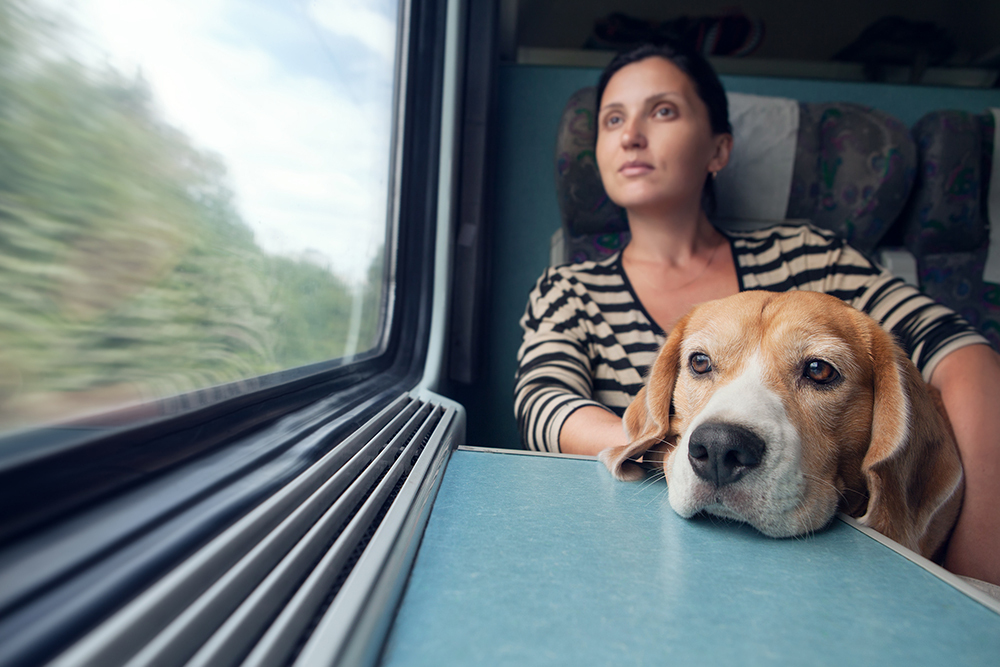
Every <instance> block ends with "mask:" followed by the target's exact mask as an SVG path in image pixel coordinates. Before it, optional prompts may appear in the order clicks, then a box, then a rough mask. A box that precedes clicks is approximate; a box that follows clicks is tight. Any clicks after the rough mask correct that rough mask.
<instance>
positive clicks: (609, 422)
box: [559, 406, 628, 456]
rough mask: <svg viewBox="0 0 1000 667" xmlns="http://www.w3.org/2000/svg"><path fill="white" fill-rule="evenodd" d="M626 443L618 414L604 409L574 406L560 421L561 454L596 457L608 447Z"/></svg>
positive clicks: (626, 439)
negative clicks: (561, 423)
mask: <svg viewBox="0 0 1000 667" xmlns="http://www.w3.org/2000/svg"><path fill="white" fill-rule="evenodd" d="M625 444H628V438H626V437H625V429H624V427H623V426H622V420H621V417H619V416H618V415H616V414H614V413H613V412H609V411H607V410H605V409H604V408H598V407H594V406H587V407H583V408H580V409H578V410H577V411H576V412H574V413H573V414H571V415H570V416H569V418H568V419H566V421H565V422H563V427H562V431H560V432H559V450H560V451H562V452H563V453H564V454H583V455H585V456H597V455H598V454H599V453H600V452H601V450H604V449H607V448H608V447H615V446H618V445H625Z"/></svg>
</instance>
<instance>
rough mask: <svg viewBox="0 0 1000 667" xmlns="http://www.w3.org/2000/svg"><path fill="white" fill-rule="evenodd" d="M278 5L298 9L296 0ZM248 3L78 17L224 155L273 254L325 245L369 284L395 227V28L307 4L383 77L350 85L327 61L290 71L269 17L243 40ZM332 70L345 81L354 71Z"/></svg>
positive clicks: (156, 3) (334, 1) (101, 10)
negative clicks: (391, 169) (390, 210)
mask: <svg viewBox="0 0 1000 667" xmlns="http://www.w3.org/2000/svg"><path fill="white" fill-rule="evenodd" d="M274 7H275V10H276V11H277V10H281V11H283V12H296V11H299V10H298V9H297V8H296V7H295V6H294V5H292V4H290V3H288V2H287V0H285V1H281V2H276V3H275V5H274ZM244 8H245V6H244V7H241V4H240V3H239V2H238V0H143V1H142V2H136V1H135V0H81V2H80V4H79V9H80V12H79V17H80V19H81V21H82V22H83V23H84V27H85V29H87V30H89V31H91V32H93V33H94V34H95V35H96V36H97V38H98V40H99V41H100V45H101V48H103V49H104V50H106V51H107V52H108V53H109V54H110V55H111V62H112V63H113V64H114V65H115V66H116V67H118V68H119V69H121V70H122V71H124V72H132V71H135V68H140V69H141V71H142V73H143V76H144V77H145V78H146V80H147V81H148V82H149V85H150V87H151V89H152V91H153V95H154V99H155V100H156V102H157V105H158V106H159V107H160V108H161V109H162V110H163V113H164V115H165V117H166V120H167V121H168V122H170V123H171V124H173V125H175V126H176V127H178V128H179V129H181V130H182V131H183V132H185V133H186V134H187V135H188V136H189V137H191V139H192V140H193V142H194V143H195V145H196V146H198V147H199V148H204V149H209V150H211V151H213V152H215V153H217V154H219V155H221V156H222V158H223V160H224V162H225V163H226V165H227V166H228V168H229V173H230V178H231V183H232V186H233V189H234V191H235V194H236V202H237V207H238V209H239V211H240V213H241V215H242V217H243V219H244V220H245V221H246V222H247V224H249V225H250V226H251V227H252V228H253V229H254V231H255V234H256V237H257V239H258V243H259V244H260V245H261V246H262V247H263V248H264V249H265V250H267V251H269V252H280V253H286V254H289V253H293V254H299V253H304V252H307V251H310V252H318V253H319V254H321V255H323V256H324V257H326V258H327V259H328V260H329V263H330V265H331V266H332V267H333V269H334V270H335V271H337V272H338V273H340V274H341V275H343V276H345V277H347V278H349V279H351V280H360V279H362V278H363V277H364V272H365V269H366V268H367V266H368V263H369V262H370V261H371V258H372V255H373V253H374V250H375V249H376V248H377V246H378V245H379V244H380V243H381V241H382V239H383V237H384V231H385V215H386V205H387V193H386V183H387V178H388V158H389V149H390V146H389V137H390V127H389V125H390V123H391V117H392V116H391V112H392V109H391V88H392V87H391V85H390V82H391V77H392V72H391V67H392V62H393V50H394V43H395V27H394V25H393V23H392V21H391V20H390V19H389V18H387V17H385V16H382V15H380V14H378V13H377V12H374V11H372V10H371V9H368V8H366V7H364V6H361V5H360V4H359V3H349V2H344V1H342V0H329V1H318V2H312V3H310V4H309V6H308V11H307V14H308V16H311V17H313V18H314V20H315V22H316V23H318V24H319V25H320V26H322V27H321V30H322V29H327V30H329V31H330V32H331V33H334V34H335V35H338V36H341V37H343V36H347V35H350V36H352V37H354V38H356V39H358V40H359V41H360V42H361V43H362V44H364V45H366V46H367V47H369V49H371V52H370V53H369V54H368V57H374V58H377V59H378V61H379V64H380V65H381V66H382V68H383V71H384V72H385V77H384V78H383V79H382V80H381V81H373V80H351V81H350V82H349V83H348V84H347V85H349V86H350V88H349V89H347V88H346V86H345V83H344V80H343V79H342V78H338V77H335V76H331V77H330V80H325V79H323V78H322V77H321V76H319V75H318V74H317V73H316V72H317V71H320V69H321V68H314V71H306V70H302V69H299V70H296V68H294V67H292V66H290V65H288V64H287V60H288V59H287V58H284V59H283V57H284V56H287V54H282V53H275V52H273V49H274V48H277V47H275V46H274V45H275V44H276V43H277V42H276V40H273V39H272V40H269V39H268V37H269V35H267V34H264V32H263V31H266V30H268V29H269V26H268V24H267V23H266V22H262V21H258V23H256V24H254V23H253V22H252V21H247V22H245V23H238V24H235V25H239V26H240V27H241V28H243V29H244V30H246V31H247V32H244V33H243V34H238V35H234V30H235V28H234V22H233V21H232V17H233V16H234V15H235V16H240V14H239V13H240V12H242V11H243V10H244ZM257 8H258V10H259V9H260V6H259V5H258V7H257ZM265 14H266V12H265ZM244 15H245V12H244ZM278 18H282V19H283V20H284V21H285V23H283V24H282V27H283V28H288V27H289V26H292V27H295V26H296V25H297V26H298V29H300V30H301V35H295V37H296V39H301V40H309V39H316V35H315V32H313V31H311V30H310V29H309V27H308V26H307V25H306V24H305V23H303V22H302V20H301V19H302V15H301V14H300V15H299V16H298V17H296V16H287V15H286V16H285V17H278ZM295 20H298V23H297V24H296V23H295ZM274 27H275V29H277V27H278V26H277V25H275V26H274ZM254 31H259V34H253V32H254ZM265 45H268V48H271V49H272V50H271V51H269V50H267V49H266V48H265ZM355 51H356V50H355ZM325 54H326V55H327V56H328V57H333V56H332V55H331V52H330V50H329V49H326V51H325ZM355 55H357V54H355ZM360 56H361V57H365V52H364V51H363V50H362V53H361V54H360ZM311 64H312V63H311ZM316 64H318V65H321V64H322V63H316ZM329 64H330V67H331V70H333V68H336V72H337V74H338V76H339V77H343V76H344V72H346V71H348V69H349V68H348V67H347V64H346V63H337V62H334V63H329Z"/></svg>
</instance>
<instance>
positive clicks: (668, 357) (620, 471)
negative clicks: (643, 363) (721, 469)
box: [598, 315, 689, 482]
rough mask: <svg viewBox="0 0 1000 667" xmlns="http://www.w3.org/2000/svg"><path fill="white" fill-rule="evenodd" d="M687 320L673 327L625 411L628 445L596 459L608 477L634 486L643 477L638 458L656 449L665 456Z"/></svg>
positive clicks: (623, 421)
mask: <svg viewBox="0 0 1000 667" xmlns="http://www.w3.org/2000/svg"><path fill="white" fill-rule="evenodd" d="M688 318H689V315H685V316H684V317H682V318H681V319H680V321H679V322H677V324H676V326H674V329H673V331H671V332H670V336H669V337H668V338H667V342H666V343H664V344H663V347H662V348H660V352H659V354H658V355H657V356H656V361H655V362H653V368H652V370H650V372H649V377H648V378H647V379H646V386H645V387H643V388H642V389H640V390H639V393H638V394H637V395H636V397H635V398H634V399H633V400H632V402H631V403H630V404H629V406H628V408H627V409H626V410H625V416H624V417H623V418H622V425H623V428H624V429H625V435H626V436H627V437H628V440H629V443H628V444H627V445H622V446H620V447H609V448H608V449H605V450H604V451H603V452H601V453H600V454H599V455H598V458H599V459H600V460H601V462H602V463H604V465H606V466H607V467H608V470H609V471H611V474H612V475H614V476H615V477H617V478H618V479H620V480H623V481H626V482H633V481H635V480H638V479H642V477H644V476H645V474H646V473H645V471H644V470H643V469H642V466H640V465H639V464H638V463H637V462H636V461H635V460H634V459H636V458H637V457H638V456H639V455H640V454H643V453H644V452H646V451H648V450H650V449H653V448H657V449H659V450H661V451H662V454H661V456H666V450H665V449H664V448H665V447H666V448H669V446H670V445H669V444H668V443H667V435H668V434H669V432H670V404H671V401H672V399H673V394H674V384H675V383H676V381H677V373H678V369H679V368H680V354H681V343H682V342H683V340H684V329H685V327H686V325H687V321H688Z"/></svg>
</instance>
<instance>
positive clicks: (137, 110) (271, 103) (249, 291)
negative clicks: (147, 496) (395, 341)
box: [0, 0, 398, 435]
mask: <svg viewBox="0 0 1000 667" xmlns="http://www.w3.org/2000/svg"><path fill="white" fill-rule="evenodd" d="M397 14H398V7H397V3H396V2H393V1H392V0H368V1H367V2H361V3H359V2H345V1H343V0H313V1H310V2H304V1H299V0H293V1H292V2H288V1H286V0H251V1H247V2H239V3H234V2H226V1H224V0H185V1H180V2H178V1H177V0H143V2H133V1H130V0H78V1H77V2H73V3H53V2H49V1H47V0H4V1H3V2H0V35H2V37H0V219H2V222H0V284H2V285H3V289H0V434H2V435H11V434H16V433H18V432H21V433H23V432H25V431H26V430H28V431H30V430H31V429H32V428H34V427H37V426H40V425H45V424H56V423H63V424H65V423H70V424H72V423H74V421H76V422H80V423H86V421H87V419H93V418H94V417H93V416H94V415H104V416H106V415H113V414H118V415H128V416H126V417H121V419H132V418H134V417H136V416H139V417H141V416H142V415H143V414H148V412H147V413H144V412H143V407H142V406H146V409H147V411H148V410H149V409H153V410H155V411H157V412H158V413H160V414H162V413H163V412H164V411H167V412H169V411H170V408H169V404H170V400H171V397H178V396H184V395H191V393H192V392H195V393H196V392H198V391H202V390H206V388H210V387H230V388H232V387H236V389H233V390H232V391H244V390H246V389H248V388H249V389H254V388H259V387H261V386H263V385H266V384H267V382H268V380H267V378H274V377H281V376H282V375H281V374H282V373H286V374H287V373H289V372H293V373H294V371H290V370H289V369H300V370H299V371H298V372H299V373H300V374H301V372H302V371H301V369H302V368H304V367H305V368H313V367H321V368H327V367H330V366H334V365H342V364H344V363H345V362H347V361H351V360H356V359H359V358H364V357H365V355H368V356H372V355H374V354H377V353H378V351H379V348H380V345H382V344H383V341H384V339H385V336H384V332H385V331H386V329H387V326H388V324H389V323H388V321H387V316H386V315H385V314H384V313H386V312H388V309H387V308H386V299H387V295H388V294H390V293H391V285H390V284H389V282H388V280H387V278H386V277H387V276H389V275H391V274H392V272H391V271H389V270H387V268H386V265H387V262H386V259H385V258H386V256H387V253H391V243H389V242H388V241H389V240H390V239H391V238H392V229H393V226H392V225H391V224H387V222H388V221H389V219H390V217H391V208H392V207H391V201H392V190H393V185H392V184H393V181H394V179H393V176H392V173H393V137H394V133H393V127H394V123H395V119H394V108H395V95H396V83H395V82H396V78H397V77H396V68H397V57H396V44H397V18H398V16H397ZM182 403H183V402H182ZM165 405H166V406H168V407H166V408H165V407H164V406H165ZM128 406H133V407H132V409H131V410H128V409H125V408H127V407H128ZM135 406H139V407H138V408H137V407H135ZM149 406H156V407H154V408H149ZM97 419H98V420H100V417H98V418H97Z"/></svg>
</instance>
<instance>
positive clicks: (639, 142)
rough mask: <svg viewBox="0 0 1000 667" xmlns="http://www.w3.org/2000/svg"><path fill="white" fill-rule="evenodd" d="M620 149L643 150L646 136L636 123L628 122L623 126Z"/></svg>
mask: <svg viewBox="0 0 1000 667" xmlns="http://www.w3.org/2000/svg"><path fill="white" fill-rule="evenodd" d="M621 137H622V148H645V147H646V135H645V134H643V132H642V127H640V125H639V123H637V122H636V121H631V122H629V124H628V125H626V126H625V131H624V132H622V134H621Z"/></svg>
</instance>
